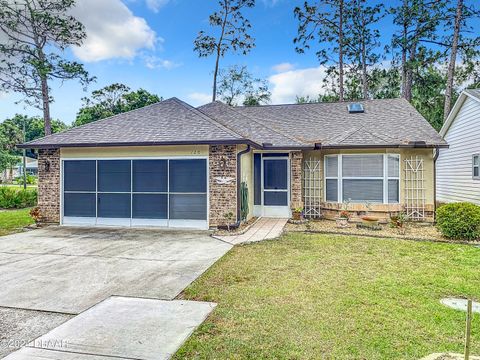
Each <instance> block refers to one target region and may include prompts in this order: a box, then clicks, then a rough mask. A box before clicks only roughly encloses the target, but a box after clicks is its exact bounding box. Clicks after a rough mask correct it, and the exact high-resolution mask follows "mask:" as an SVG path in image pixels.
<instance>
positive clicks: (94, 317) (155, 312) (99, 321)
mask: <svg viewBox="0 0 480 360" xmlns="http://www.w3.org/2000/svg"><path fill="white" fill-rule="evenodd" d="M215 305H216V304H214V303H208V302H197V301H182V300H173V301H164V300H153V299H139V298H127V297H116V296H113V297H110V298H108V299H106V300H104V301H102V302H100V303H99V304H97V305H95V306H93V307H92V308H90V309H88V310H87V311H85V312H83V313H81V314H80V315H78V316H76V317H74V318H73V319H71V320H69V321H67V322H66V323H64V324H63V325H60V326H59V327H57V328H56V329H54V330H52V331H50V332H49V333H47V334H45V335H43V336H42V337H40V338H38V339H36V340H34V341H32V342H31V343H29V344H28V345H27V346H26V347H24V348H22V349H21V350H19V351H17V352H14V353H12V354H10V355H9V356H7V357H6V358H5V360H40V359H43V360H84V359H85V360H92V359H94V360H97V359H98V360H116V359H142V360H163V359H170V358H171V356H172V355H173V354H174V353H175V351H176V350H177V349H178V348H179V347H180V346H181V345H182V343H183V342H184V341H185V340H186V339H187V338H188V337H189V336H190V335H191V334H192V332H193V331H194V330H195V329H196V328H197V326H198V325H200V324H201V323H202V322H203V321H204V320H205V318H206V317H207V316H208V314H210V312H211V311H212V310H213V309H214V308H215Z"/></svg>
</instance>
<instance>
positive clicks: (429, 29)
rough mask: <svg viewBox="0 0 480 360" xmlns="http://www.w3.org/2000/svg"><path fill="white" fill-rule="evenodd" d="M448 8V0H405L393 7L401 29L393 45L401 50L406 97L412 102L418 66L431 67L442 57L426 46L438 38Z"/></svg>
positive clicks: (391, 10)
mask: <svg viewBox="0 0 480 360" xmlns="http://www.w3.org/2000/svg"><path fill="white" fill-rule="evenodd" d="M444 9H445V0H402V3H401V4H400V5H399V6H397V7H393V8H391V9H390V12H391V14H393V22H394V24H396V25H397V26H398V27H399V28H400V30H399V31H397V32H396V33H394V35H393V38H392V45H393V48H394V49H399V50H400V62H401V69H402V97H404V98H405V99H407V100H408V101H411V100H412V86H413V82H414V73H415V69H418V68H421V67H426V66H429V65H431V64H433V63H434V62H435V61H436V60H437V59H438V58H439V52H438V51H437V50H435V49H430V48H427V47H426V46H425V45H426V44H431V42H434V41H435V40H436V39H437V38H438V36H439V35H438V32H437V30H438V26H439V24H440V23H441V20H442V18H443V16H444ZM419 58H421V59H422V62H420V61H419V60H418V59H419Z"/></svg>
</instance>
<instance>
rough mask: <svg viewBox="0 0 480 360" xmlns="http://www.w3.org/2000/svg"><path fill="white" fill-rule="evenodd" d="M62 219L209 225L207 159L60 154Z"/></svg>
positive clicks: (69, 221) (65, 221)
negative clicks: (63, 156) (100, 157)
mask: <svg viewBox="0 0 480 360" xmlns="http://www.w3.org/2000/svg"><path fill="white" fill-rule="evenodd" d="M62 204H63V224H67V225H73V224H75V225H120V226H170V227H192V228H202V229H205V228H208V222H207V159H155V160H64V161H63V202H62Z"/></svg>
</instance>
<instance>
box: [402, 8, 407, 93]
mask: <svg viewBox="0 0 480 360" xmlns="http://www.w3.org/2000/svg"><path fill="white" fill-rule="evenodd" d="M407 9H408V0H404V1H403V7H402V11H403V33H402V97H403V98H405V99H406V98H407V93H406V88H407V32H408V23H407V19H406V18H407Z"/></svg>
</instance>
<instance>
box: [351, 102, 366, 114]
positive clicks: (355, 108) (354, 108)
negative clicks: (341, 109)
mask: <svg viewBox="0 0 480 360" xmlns="http://www.w3.org/2000/svg"><path fill="white" fill-rule="evenodd" d="M348 112H349V113H350V114H356V113H363V112H365V110H364V109H363V105H362V104H359V103H353V104H348Z"/></svg>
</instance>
